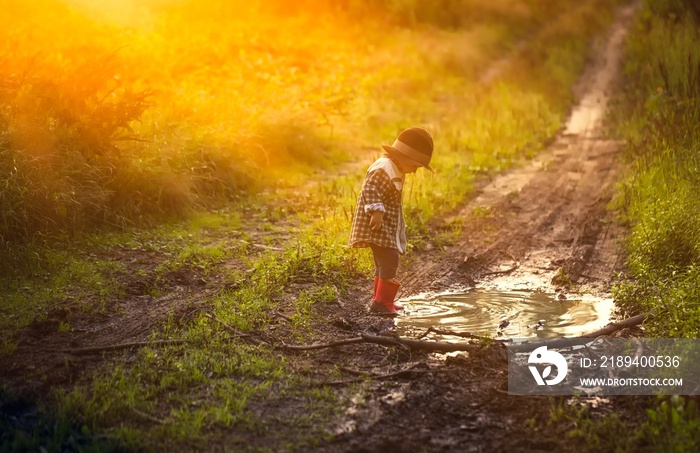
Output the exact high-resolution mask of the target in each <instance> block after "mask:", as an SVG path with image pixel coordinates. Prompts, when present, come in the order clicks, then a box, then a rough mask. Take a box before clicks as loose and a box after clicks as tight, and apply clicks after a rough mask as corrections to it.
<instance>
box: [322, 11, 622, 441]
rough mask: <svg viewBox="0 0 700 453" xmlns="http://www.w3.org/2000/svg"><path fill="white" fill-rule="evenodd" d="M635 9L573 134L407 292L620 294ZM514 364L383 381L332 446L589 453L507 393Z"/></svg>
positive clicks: (497, 187)
mask: <svg viewBox="0 0 700 453" xmlns="http://www.w3.org/2000/svg"><path fill="white" fill-rule="evenodd" d="M633 14H634V7H633V6H632V7H628V8H626V9H625V10H623V11H622V12H621V14H620V15H619V17H618V19H617V21H616V23H615V25H614V27H613V28H612V30H611V33H610V35H609V37H608V40H607V42H605V43H604V44H603V45H601V50H600V52H599V54H598V57H597V60H596V61H595V62H594V63H593V64H592V65H591V66H590V68H589V69H588V71H587V73H586V74H585V75H584V76H583V77H582V79H581V81H580V82H579V84H578V86H577V95H578V96H579V98H580V102H579V104H578V105H577V107H576V108H575V109H574V110H573V111H572V114H571V116H570V118H569V120H568V122H567V125H566V128H565V130H563V131H562V132H561V133H560V134H559V135H558V137H557V138H556V140H554V142H553V143H552V144H551V145H550V146H549V147H548V149H547V150H546V151H545V152H544V153H542V154H541V155H540V156H539V157H537V158H535V159H533V160H531V161H529V162H528V163H526V164H525V165H523V166H521V167H520V168H517V169H514V170H512V171H509V172H508V173H506V174H503V175H501V176H498V177H496V178H494V179H493V180H492V181H490V182H487V183H484V184H483V186H482V187H481V189H480V190H478V191H477V193H476V194H475V196H474V198H473V199H472V200H471V201H470V202H469V203H468V204H467V205H466V206H465V207H464V208H463V209H462V210H461V211H460V212H459V213H458V214H457V217H458V218H460V219H461V220H462V222H463V223H464V228H463V231H462V236H461V240H460V241H459V244H458V245H457V246H454V247H452V248H451V249H448V250H446V251H445V252H444V253H441V254H437V253H435V254H433V255H428V256H424V257H422V258H421V259H419V260H414V262H413V265H412V267H411V268H410V269H408V270H407V271H406V273H405V274H404V275H403V278H402V282H403V288H402V295H403V296H410V295H412V294H415V293H419V292H424V291H445V290H446V289H449V288H451V287H455V286H458V287H473V286H475V285H476V286H480V287H487V288H489V287H493V288H499V289H516V288H529V289H535V288H544V289H546V290H549V291H559V292H567V291H568V290H569V288H570V287H571V285H575V286H576V288H577V290H579V291H585V292H592V293H596V294H599V295H600V294H606V293H608V292H609V290H610V283H611V280H612V278H613V276H614V273H615V271H616V270H620V267H621V266H622V265H623V260H622V255H621V254H622V248H621V244H620V241H621V240H622V239H623V237H624V231H622V229H621V227H619V226H617V225H616V224H615V223H614V222H613V216H614V214H612V213H611V212H609V211H608V210H607V209H606V206H607V204H608V203H609V201H610V200H611V197H612V195H613V189H614V184H615V183H616V182H617V181H618V180H619V177H620V175H619V165H618V162H617V157H618V152H619V151H620V149H621V143H618V142H616V141H614V140H611V139H609V138H607V137H606V130H605V121H604V114H605V111H606V108H607V105H608V100H609V97H610V92H611V90H612V89H613V84H614V82H615V78H616V75H617V72H618V68H619V62H620V56H621V49H622V44H623V40H624V36H625V33H626V27H627V26H628V24H629V22H630V19H631V17H632V15H633ZM483 213H488V214H487V215H484V214H483ZM415 359H416V358H415V357H414V358H412V360H415ZM405 360H409V361H410V360H411V359H405ZM505 361H506V359H505V356H504V355H502V354H501V353H499V352H497V351H490V352H485V353H484V354H483V356H481V357H476V358H475V357H470V358H468V359H462V358H459V357H458V358H449V359H448V360H447V363H448V364H450V363H451V364H452V365H454V366H457V367H458V370H455V369H452V371H450V372H436V373H432V374H431V373H429V374H428V377H425V376H423V377H420V378H416V379H415V380H409V381H407V382H406V381H404V382H398V383H394V384H393V385H390V386H389V387H388V388H387V386H386V385H381V384H380V385H376V386H375V387H373V388H371V389H370V390H369V393H368V394H366V395H365V396H364V399H363V400H364V403H363V404H364V406H363V407H364V409H357V408H354V407H351V408H350V410H349V414H352V415H351V416H348V418H347V419H346V420H345V421H344V422H343V423H344V424H342V425H341V429H342V428H344V429H345V430H346V432H345V433H344V434H341V435H340V436H338V437H337V438H336V440H335V441H334V442H333V443H332V444H331V445H330V446H325V447H323V448H322V450H325V449H327V450H328V451H331V450H336V449H341V450H345V451H368V452H369V451H422V450H426V451H460V452H466V451H484V452H486V451H506V450H507V451H568V450H577V449H579V448H580V446H576V445H575V442H574V443H571V441H568V440H566V439H565V438H563V437H562V433H563V432H564V431H565V430H566V429H567V427H566V426H548V420H549V409H550V407H551V404H552V400H550V399H548V398H544V397H530V398H525V397H514V396H508V395H507V394H506V391H507V376H506V363H505ZM428 362H429V360H428ZM610 404H613V403H610ZM601 410H610V407H608V408H607V409H605V408H601Z"/></svg>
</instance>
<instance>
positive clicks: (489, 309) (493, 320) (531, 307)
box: [396, 289, 615, 341]
mask: <svg viewBox="0 0 700 453" xmlns="http://www.w3.org/2000/svg"><path fill="white" fill-rule="evenodd" d="M401 303H402V304H403V305H404V306H405V307H406V309H405V314H404V315H403V316H400V317H398V318H396V326H397V331H398V333H399V334H400V335H402V336H407V337H415V336H419V335H420V334H422V333H423V332H425V331H426V330H427V329H428V328H429V327H433V328H435V329H442V330H450V331H455V332H469V333H473V334H481V335H489V336H491V337H499V338H551V337H561V336H567V337H570V336H577V335H582V334H584V333H588V332H593V331H595V330H598V329H600V328H601V327H604V326H605V325H606V324H608V323H609V322H610V321H611V316H612V313H613V310H614V308H615V306H614V302H613V301H612V299H602V298H596V297H593V296H587V295H578V294H576V295H571V294H570V295H566V296H565V295H563V294H554V293H548V292H541V291H531V290H516V291H502V290H487V289H473V290H469V291H461V292H457V291H455V292H447V293H442V294H432V295H418V296H414V297H411V298H408V299H404V300H402V301H401ZM441 339H443V340H448V341H450V340H452V341H455V340H456V337H452V336H449V337H445V338H441Z"/></svg>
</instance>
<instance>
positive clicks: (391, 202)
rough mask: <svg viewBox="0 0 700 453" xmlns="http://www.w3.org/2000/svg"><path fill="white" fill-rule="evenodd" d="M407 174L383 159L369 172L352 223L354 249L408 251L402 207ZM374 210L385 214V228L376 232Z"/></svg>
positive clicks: (351, 243) (370, 168)
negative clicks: (373, 247) (372, 224)
mask: <svg viewBox="0 0 700 453" xmlns="http://www.w3.org/2000/svg"><path fill="white" fill-rule="evenodd" d="M404 179H405V175H404V174H403V173H401V171H399V169H398V167H397V166H396V164H395V163H394V162H393V161H392V160H391V159H389V158H388V157H386V156H385V157H380V158H379V159H377V160H376V161H375V162H374V163H373V164H372V165H371V166H370V167H369V170H367V175H366V176H365V180H364V182H363V183H362V190H361V191H360V195H359V196H358V197H357V208H356V209H355V215H354V216H353V221H352V231H351V233H350V245H351V246H352V247H369V244H370V243H372V244H376V245H378V246H380V247H389V248H394V249H397V250H398V251H399V252H401V253H404V252H406V224H405V223H404V219H403V209H402V207H401V194H402V190H403V183H404ZM373 211H382V212H383V213H384V217H383V219H382V227H381V229H380V230H379V231H372V229H371V228H370V226H369V220H370V218H371V217H372V212H373Z"/></svg>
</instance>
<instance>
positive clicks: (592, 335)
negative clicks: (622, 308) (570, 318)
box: [510, 312, 652, 352]
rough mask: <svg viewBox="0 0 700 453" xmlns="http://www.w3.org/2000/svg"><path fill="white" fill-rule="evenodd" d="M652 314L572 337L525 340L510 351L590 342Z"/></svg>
mask: <svg viewBox="0 0 700 453" xmlns="http://www.w3.org/2000/svg"><path fill="white" fill-rule="evenodd" d="M650 316H652V312H646V313H642V314H641V315H637V316H632V317H631V318H628V319H625V320H624V321H620V322H611V323H610V324H608V325H607V326H605V327H603V328H602V329H600V330H596V331H595V332H591V333H587V334H585V335H581V336H579V337H572V338H555V339H552V340H543V341H537V342H525V343H520V344H517V345H512V346H511V347H510V350H511V351H514V352H527V351H531V350H533V349H534V348H537V347H540V346H548V347H553V348H565V347H567V346H578V345H582V344H586V343H590V342H591V340H593V339H595V338H598V337H601V336H603V335H610V334H611V333H614V332H617V331H618V330H621V329H624V328H627V327H634V326H638V325H639V324H641V323H643V322H644V321H645V320H646V319H647V317H650Z"/></svg>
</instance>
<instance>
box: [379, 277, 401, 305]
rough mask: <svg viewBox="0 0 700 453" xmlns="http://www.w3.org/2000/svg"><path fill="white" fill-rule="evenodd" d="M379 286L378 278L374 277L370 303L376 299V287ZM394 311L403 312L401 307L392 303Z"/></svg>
mask: <svg viewBox="0 0 700 453" xmlns="http://www.w3.org/2000/svg"><path fill="white" fill-rule="evenodd" d="M378 284H379V277H377V276H376V275H375V276H374V293H372V302H374V299H376V298H377V285H378ZM394 310H403V305H399V304H397V303H396V302H394Z"/></svg>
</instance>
